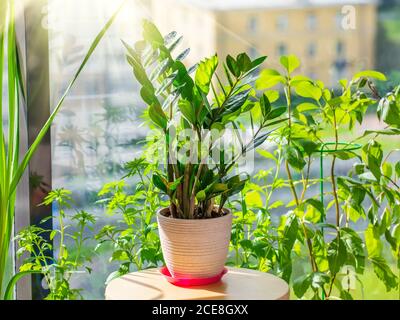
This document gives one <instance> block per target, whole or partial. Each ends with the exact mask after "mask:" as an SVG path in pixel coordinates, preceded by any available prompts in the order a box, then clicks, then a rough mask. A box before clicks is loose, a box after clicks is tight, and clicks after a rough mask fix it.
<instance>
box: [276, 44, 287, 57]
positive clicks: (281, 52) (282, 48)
mask: <svg viewBox="0 0 400 320" xmlns="http://www.w3.org/2000/svg"><path fill="white" fill-rule="evenodd" d="M277 51H278V52H277V54H278V55H279V56H284V55H287V47H286V44H284V43H281V44H279V45H278V49H277Z"/></svg>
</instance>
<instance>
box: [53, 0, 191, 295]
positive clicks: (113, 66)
mask: <svg viewBox="0 0 400 320" xmlns="http://www.w3.org/2000/svg"><path fill="white" fill-rule="evenodd" d="M118 4H119V1H108V0H85V1H83V2H82V1H80V0H69V1H60V0H49V48H50V49H49V58H50V94H51V101H57V99H58V98H59V97H60V95H61V93H62V91H63V90H64V89H65V86H66V84H67V83H68V81H69V80H70V78H71V76H72V75H73V73H74V71H75V70H76V68H77V66H78V65H79V63H80V61H81V59H82V57H83V56H84V54H85V52H86V50H87V49H88V47H89V45H90V43H91V41H92V40H93V39H94V37H95V36H96V34H97V33H98V32H99V30H100V29H101V27H102V26H103V25H104V23H105V22H106V21H107V19H108V18H109V17H110V14H112V12H114V10H115V9H116V7H117V6H118ZM93 8H96V9H97V10H93ZM76 12H79V15H77V14H76ZM185 16H186V15H183V16H182V19H183V18H184V17H185ZM144 17H145V12H144V10H143V9H142V8H141V7H140V6H136V5H135V4H134V2H133V1H132V2H129V5H128V4H127V5H126V6H125V8H124V12H123V14H122V15H121V16H119V18H118V19H117V20H116V21H115V22H114V25H113V26H112V28H111V29H110V30H108V32H107V34H106V36H105V37H104V38H103V39H102V41H101V43H100V45H99V46H98V48H97V49H96V51H95V53H94V54H93V56H92V57H91V59H90V60H89V63H88V65H87V68H85V70H84V72H83V73H82V74H81V76H80V77H79V79H78V81H77V82H76V85H75V86H74V89H73V90H72V91H71V92H70V94H69V95H68V97H67V99H66V100H65V103H64V105H63V107H62V110H61V112H60V113H59V114H58V115H57V117H56V120H55V122H54V126H53V130H52V133H53V134H52V176H53V177H52V187H53V189H56V188H61V187H64V188H66V189H69V190H71V191H72V192H73V197H74V199H79V201H77V204H76V205H75V207H76V208H77V209H78V210H85V211H87V212H90V213H94V214H95V215H96V216H97V217H98V219H100V220H104V219H105V218H104V215H103V212H102V210H99V209H98V208H95V207H94V206H93V199H94V196H95V195H96V193H97V192H98V191H99V188H100V187H101V185H103V184H104V183H105V182H109V181H113V180H116V179H119V178H120V177H121V164H123V163H125V162H127V161H129V160H132V154H131V155H129V153H139V152H140V148H138V147H135V145H136V143H135V141H138V140H140V139H142V137H143V136H145V135H146V132H145V130H143V128H139V125H138V124H139V123H140V122H141V120H140V114H141V110H142V107H144V106H143V103H142V102H141V99H140V96H139V92H138V87H139V86H138V85H137V83H135V81H134V77H133V76H132V69H131V68H129V65H127V62H126V57H125V54H126V53H125V50H124V48H123V46H122V45H121V40H120V39H123V40H125V41H126V42H128V43H129V44H133V43H134V42H135V41H137V40H138V39H140V32H141V31H140V30H141V19H142V18H144ZM188 20H189V19H188ZM76 30H79V32H76ZM191 46H192V47H193V44H191ZM51 104H52V105H54V103H51ZM133 157H134V156H133ZM110 219H111V220H109V221H108V222H107V223H116V221H114V220H113V219H114V218H113V217H111V218H110ZM104 222H106V221H105V220H104ZM54 226H57V221H54ZM88 236H89V237H90V236H92V235H88ZM54 247H55V248H57V247H58V246H57V243H55V245H54ZM93 265H94V266H95V267H96V268H97V269H99V270H102V271H101V272H102V273H103V272H104V274H103V275H102V276H104V277H106V276H107V274H108V273H109V272H110V271H112V268H111V265H110V264H109V263H108V262H107V261H106V260H105V259H98V258H95V261H94V264H93ZM74 281H75V283H77V284H78V286H79V287H81V288H84V289H85V290H84V298H86V299H102V298H103V297H104V296H103V290H104V289H103V284H102V283H103V282H104V279H101V280H99V279H97V280H95V279H93V278H92V277H91V276H89V275H88V274H82V275H77V276H74Z"/></svg>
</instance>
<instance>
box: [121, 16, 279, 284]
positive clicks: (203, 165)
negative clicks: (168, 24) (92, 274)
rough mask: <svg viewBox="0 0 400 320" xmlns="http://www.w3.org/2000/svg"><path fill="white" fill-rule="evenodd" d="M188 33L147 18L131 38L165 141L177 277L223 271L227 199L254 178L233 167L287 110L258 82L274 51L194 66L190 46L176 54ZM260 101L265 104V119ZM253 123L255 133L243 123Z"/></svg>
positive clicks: (164, 234)
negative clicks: (188, 62)
mask: <svg viewBox="0 0 400 320" xmlns="http://www.w3.org/2000/svg"><path fill="white" fill-rule="evenodd" d="M181 39H182V37H177V34H176V32H171V33H170V34H168V35H167V36H165V37H164V36H162V35H161V33H160V32H159V30H158V29H157V28H156V26H155V25H154V24H153V23H151V22H149V21H144V23H143V40H141V41H139V42H137V43H136V44H135V45H134V46H133V47H131V46H129V45H128V44H126V43H125V42H124V45H125V47H126V48H127V59H128V62H129V64H130V65H131V66H132V68H133V72H134V75H135V77H136V79H137V80H138V82H139V83H140V85H141V91H140V94H141V97H142V99H143V101H144V102H145V103H146V104H147V105H148V109H147V111H148V116H149V118H150V120H151V121H152V123H153V125H155V126H156V127H157V128H158V129H160V131H161V135H160V136H161V137H162V138H161V141H162V142H165V143H164V146H165V161H163V163H165V166H164V170H163V171H159V172H157V173H156V174H154V175H153V183H154V185H155V186H156V187H158V188H159V189H160V190H161V191H162V192H163V193H165V194H166V195H168V197H169V200H170V205H169V208H165V209H163V210H161V211H160V212H159V213H158V222H159V227H160V236H161V244H162V249H163V253H164V258H165V260H166V264H167V267H168V269H169V271H170V272H171V273H172V274H173V275H174V276H184V277H197V278H202V277H210V276H215V275H216V274H219V273H220V272H221V271H222V269H223V266H224V263H225V260H226V255H227V250H228V244H229V238H230V228H231V216H232V215H231V214H230V212H229V210H227V209H224V205H225V203H226V201H227V200H228V198H229V197H231V196H233V195H235V194H236V193H238V192H240V191H241V190H242V189H243V187H244V185H245V183H246V181H247V180H248V179H247V177H244V178H243V177H241V175H240V174H237V173H235V174H234V173H233V169H234V168H235V167H236V166H237V163H238V161H239V159H240V158H241V157H243V156H245V155H247V154H248V153H249V152H250V151H252V150H253V149H254V148H256V147H257V146H259V145H261V144H262V143H263V142H264V141H265V140H266V139H267V137H268V136H269V133H270V132H266V131H265V129H266V128H270V127H272V126H273V125H276V124H278V123H279V122H280V121H282V120H281V119H280V116H281V115H282V114H283V113H284V112H285V110H286V109H285V108H283V109H282V108H278V109H272V108H271V105H270V103H269V100H268V98H267V96H264V95H263V96H262V97H261V98H260V99H259V98H257V96H256V91H255V89H254V87H253V83H254V81H255V80H256V79H257V73H258V72H257V68H258V67H259V66H260V65H261V64H262V63H263V62H264V60H265V59H266V57H260V58H257V59H255V60H252V59H250V58H249V56H248V55H247V54H246V53H241V54H239V55H238V56H237V57H236V59H235V58H233V57H232V56H230V55H229V56H228V57H227V58H226V60H225V61H224V62H222V63H221V62H220V61H219V59H218V56H217V55H214V56H212V57H210V58H206V59H204V60H203V61H200V62H199V63H198V64H196V65H195V66H193V67H191V68H189V69H187V68H186V67H185V65H184V64H183V62H182V60H183V59H184V58H185V57H186V56H187V55H188V53H189V49H186V50H185V51H184V52H182V53H181V54H179V55H176V56H175V55H174V54H173V50H174V48H176V47H177V45H178V44H179V43H180V41H181ZM218 66H219V67H220V68H219V69H221V71H222V72H221V73H222V75H224V76H225V79H222V75H220V74H219V69H218ZM192 74H193V75H192ZM254 108H258V109H261V112H260V113H259V117H257V118H254V117H253V116H252V111H253V109H254ZM247 123H248V124H249V126H250V125H251V128H249V130H248V131H249V132H251V137H250V138H249V139H245V138H244V137H243V134H242V132H241V131H240V130H239V128H242V129H243V128H244V125H245V124H247ZM229 130H230V131H229ZM224 131H226V132H228V131H229V132H232V136H230V139H231V140H234V139H236V140H235V141H237V148H235V147H234V146H229V147H226V146H222V147H221V141H222V140H223V138H224V135H223V134H224ZM182 133H183V138H181V139H177V138H176V137H177V136H178V137H181V134H182ZM230 151H231V152H230ZM211 218H215V219H211ZM172 234H174V236H173V237H172V236H171V235H172ZM169 241H172V243H167V242H169ZM174 241H176V242H174ZM204 245H207V246H208V249H207V250H204ZM187 255H190V256H191V258H190V263H189V264H188V263H186V262H185V261H186V260H185V257H186V256H187Z"/></svg>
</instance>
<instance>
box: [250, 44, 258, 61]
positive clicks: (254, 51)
mask: <svg viewBox="0 0 400 320" xmlns="http://www.w3.org/2000/svg"><path fill="white" fill-rule="evenodd" d="M249 55H250V58H251V59H255V58H257V57H258V51H257V49H256V48H255V47H253V46H252V47H250V48H249Z"/></svg>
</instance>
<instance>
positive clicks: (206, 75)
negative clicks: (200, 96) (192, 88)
mask: <svg viewBox="0 0 400 320" xmlns="http://www.w3.org/2000/svg"><path fill="white" fill-rule="evenodd" d="M217 66H218V57H217V56H216V55H214V56H212V57H211V58H206V59H205V60H203V61H201V62H200V63H199V65H198V67H197V70H196V75H195V83H196V85H197V86H198V87H199V88H200V90H202V91H203V92H204V93H205V94H208V92H209V91H210V83H211V80H212V76H213V75H214V72H215V70H216V69H217Z"/></svg>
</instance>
